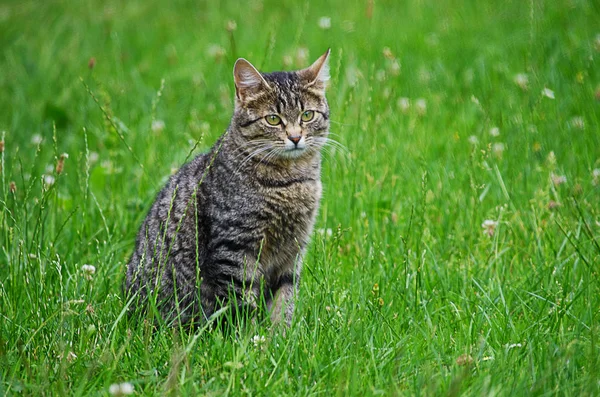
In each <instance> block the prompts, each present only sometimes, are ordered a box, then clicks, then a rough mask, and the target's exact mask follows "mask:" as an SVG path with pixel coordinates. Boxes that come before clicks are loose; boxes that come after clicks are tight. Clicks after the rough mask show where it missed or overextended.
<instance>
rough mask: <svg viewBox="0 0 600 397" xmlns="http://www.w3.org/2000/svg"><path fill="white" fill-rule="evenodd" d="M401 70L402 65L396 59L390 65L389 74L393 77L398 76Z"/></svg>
mask: <svg viewBox="0 0 600 397" xmlns="http://www.w3.org/2000/svg"><path fill="white" fill-rule="evenodd" d="M401 70H402V65H401V64H400V62H398V60H397V59H394V60H392V62H391V63H390V73H391V74H392V75H394V76H398V75H399V74H400V71H401Z"/></svg>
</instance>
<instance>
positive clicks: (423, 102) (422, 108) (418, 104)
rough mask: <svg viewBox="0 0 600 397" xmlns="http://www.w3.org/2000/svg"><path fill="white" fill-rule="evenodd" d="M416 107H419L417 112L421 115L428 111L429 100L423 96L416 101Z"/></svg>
mask: <svg viewBox="0 0 600 397" xmlns="http://www.w3.org/2000/svg"><path fill="white" fill-rule="evenodd" d="M415 107H416V108H417V113H419V114H420V115H424V114H425V113H427V101H426V100H425V99H423V98H419V99H417V101H416V102H415Z"/></svg>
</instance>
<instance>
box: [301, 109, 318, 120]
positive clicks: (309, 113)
mask: <svg viewBox="0 0 600 397" xmlns="http://www.w3.org/2000/svg"><path fill="white" fill-rule="evenodd" d="M313 117H315V112H313V111H312V110H307V111H306V112H304V113H302V116H300V119H302V121H311V120H312V119H313Z"/></svg>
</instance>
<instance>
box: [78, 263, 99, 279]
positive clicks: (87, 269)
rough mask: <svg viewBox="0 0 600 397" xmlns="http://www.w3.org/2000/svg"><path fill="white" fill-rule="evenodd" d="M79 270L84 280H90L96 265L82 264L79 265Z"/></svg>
mask: <svg viewBox="0 0 600 397" xmlns="http://www.w3.org/2000/svg"><path fill="white" fill-rule="evenodd" d="M81 271H82V272H83V277H84V278H85V279H86V280H91V279H92V277H93V276H94V273H96V267H95V266H92V265H83V266H81Z"/></svg>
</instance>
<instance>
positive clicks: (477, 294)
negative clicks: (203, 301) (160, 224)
mask: <svg viewBox="0 0 600 397" xmlns="http://www.w3.org/2000/svg"><path fill="white" fill-rule="evenodd" d="M599 16H600V5H599V3H598V2H597V1H593V0H589V1H586V0H568V1H567V0H565V1H547V2H544V1H539V0H530V1H516V0H507V1H502V2H496V1H448V0H442V1H429V0H407V1H402V2H399V1H392V0H365V1H358V0H349V1H341V0H334V1H331V2H296V1H291V0H282V1H278V2H276V1H273V0H251V1H249V2H245V3H242V2H235V1H186V0H176V1H173V2H163V1H158V0H146V1H141V0H132V1H127V2H122V1H115V0H106V1H97V0H91V1H85V2H84V1H65V0H50V1H44V2H39V1H32V0H21V1H14V0H4V1H2V2H1V3H0V133H1V134H2V137H1V138H0V139H1V141H2V143H1V144H0V152H1V153H0V154H1V185H0V242H1V251H0V395H110V394H113V395H118V394H119V393H121V394H123V395H125V394H128V393H130V392H133V393H134V394H135V395H212V396H221V395H232V396H238V395H259V396H260V395H272V396H277V395H340V396H347V395H361V396H371V395H390V396H391V395H423V396H434V395H447V396H456V395H475V396H480V395H485V396H508V395H535V396H547V395H559V396H585V395H589V396H592V395H599V394H600V347H599V345H600V341H599V340H598V336H599V335H598V334H599V333H600V277H599V274H598V273H599V269H600V266H599V265H600V67H599V64H598V63H599V59H600V18H599ZM329 47H331V49H332V53H331V72H332V80H331V86H330V88H329V91H328V98H329V104H330V107H331V118H332V125H331V132H332V138H334V139H335V140H336V141H338V142H339V143H340V144H341V145H343V147H342V148H339V147H332V148H330V149H329V150H327V152H326V153H325V155H324V165H323V173H322V180H323V184H324V197H323V200H322V204H321V210H320V214H319V217H318V224H317V227H316V231H315V234H314V237H313V240H312V243H311V246H310V250H309V252H308V255H307V258H306V260H305V270H304V273H303V280H302V287H301V290H300V295H299V297H298V304H297V312H296V316H295V318H294V324H293V325H292V327H291V328H290V329H288V330H287V331H286V332H285V333H284V332H283V331H282V330H281V329H272V328H271V327H270V325H269V324H268V322H257V323H252V324H249V325H247V326H246V327H243V328H241V329H239V330H237V331H236V332H222V331H218V330H217V331H209V330H208V329H206V328H202V329H199V330H197V331H195V332H182V331H181V330H178V329H171V328H168V327H164V326H159V327H158V329H155V328H154V326H153V322H151V321H134V320H133V319H130V318H129V317H128V316H127V315H126V313H125V305H126V302H125V301H124V298H123V295H122V293H121V283H122V281H123V278H124V275H125V267H126V263H127V261H128V259H129V255H130V254H131V252H132V250H133V245H134V237H135V234H136V232H137V230H138V227H139V225H140V223H141V222H142V220H143V217H144V216H145V213H146V211H147V210H148V208H149V206H150V204H151V203H152V201H153V199H154V196H155V194H156V193H157V192H158V190H159V189H160V188H161V187H162V184H163V183H164V182H165V181H166V178H168V176H169V175H170V174H171V173H172V172H173V170H174V169H177V168H178V167H179V166H180V165H181V164H183V163H184V162H185V161H187V160H189V159H190V158H191V156H194V155H196V154H198V153H201V152H203V151H205V150H206V149H207V148H209V147H210V146H211V145H212V144H213V143H214V142H215V140H216V139H217V138H218V137H219V136H220V135H221V134H222V133H223V132H224V131H225V129H226V128H227V126H228V122H229V119H230V117H231V112H232V108H233V98H234V86H233V80H232V68H233V63H234V62H235V60H236V59H237V58H238V57H244V58H246V59H248V60H250V61H251V62H253V64H254V65H256V66H257V67H258V68H259V69H261V70H263V71H272V70H281V69H285V70H291V69H295V68H301V67H305V66H307V65H308V64H309V63H310V62H312V61H313V60H314V59H316V58H317V57H318V56H319V55H320V54H322V53H323V52H324V51H325V50H326V49H327V48H329Z"/></svg>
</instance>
